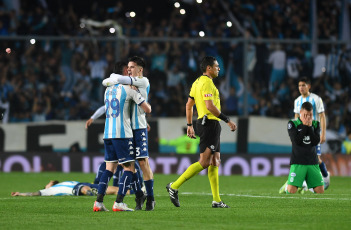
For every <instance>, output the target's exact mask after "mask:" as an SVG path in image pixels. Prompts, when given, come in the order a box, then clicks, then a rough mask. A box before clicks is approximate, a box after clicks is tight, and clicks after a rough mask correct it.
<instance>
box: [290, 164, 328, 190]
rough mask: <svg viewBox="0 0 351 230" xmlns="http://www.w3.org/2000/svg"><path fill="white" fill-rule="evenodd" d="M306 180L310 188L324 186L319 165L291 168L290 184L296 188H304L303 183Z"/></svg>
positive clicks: (292, 166) (294, 165) (294, 166)
mask: <svg viewBox="0 0 351 230" xmlns="http://www.w3.org/2000/svg"><path fill="white" fill-rule="evenodd" d="M304 180H306V183H307V186H308V188H315V187H318V186H323V185H324V182H323V177H322V173H321V170H320V169H319V165H318V164H317V165H299V164H293V165H291V166H290V173H289V178H288V184H289V185H293V186H296V187H302V183H303V181H304Z"/></svg>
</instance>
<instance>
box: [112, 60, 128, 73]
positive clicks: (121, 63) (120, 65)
mask: <svg viewBox="0 0 351 230" xmlns="http://www.w3.org/2000/svg"><path fill="white" fill-rule="evenodd" d="M127 66H128V63H127V62H125V61H118V62H116V63H115V66H114V67H113V72H114V73H115V74H120V75H123V69H124V67H127Z"/></svg>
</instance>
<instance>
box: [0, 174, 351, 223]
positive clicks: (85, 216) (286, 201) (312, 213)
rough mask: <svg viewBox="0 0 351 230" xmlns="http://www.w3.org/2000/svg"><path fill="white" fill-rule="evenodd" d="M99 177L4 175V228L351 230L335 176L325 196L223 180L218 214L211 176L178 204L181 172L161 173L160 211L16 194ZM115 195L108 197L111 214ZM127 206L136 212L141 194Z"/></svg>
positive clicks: (277, 181)
mask: <svg viewBox="0 0 351 230" xmlns="http://www.w3.org/2000/svg"><path fill="white" fill-rule="evenodd" d="M93 177H94V175H93V174H82V173H69V174H64V173H39V174H35V173H33V174H32V173H29V174H25V173H0V185H1V190H0V202H1V209H0V229H2V230H4V229H26V230H27V229H36V230H37V229H85V230H87V229H95V230H99V229H103V230H108V229H143V230H145V229H167V230H168V229H201V230H202V229H295V230H296V229H300V228H303V229H318V230H320V229H350V228H351V178H349V177H332V178H331V185H330V188H329V189H328V190H327V191H326V192H325V194H323V195H319V194H312V193H306V194H304V195H301V194H295V195H280V194H278V190H279V188H280V186H281V185H282V184H283V183H284V182H285V180H286V179H287V177H242V176H222V177H220V192H221V194H222V195H221V198H222V199H223V201H225V202H226V203H227V204H229V205H230V206H231V208H230V209H212V208H211V201H212V195H211V194H210V193H211V192H210V186H209V182H208V179H207V177H206V176H199V175H198V176H196V177H194V178H192V179H191V180H190V181H188V182H186V183H185V184H184V185H183V186H182V187H181V190H180V191H179V193H180V194H179V197H180V203H181V207H180V208H176V207H174V206H173V204H171V202H170V200H169V197H168V194H167V192H166V189H165V186H166V184H167V183H168V182H170V181H174V180H175V179H176V178H177V175H155V187H154V189H155V195H156V197H155V199H156V202H157V203H156V208H155V210H154V211H153V212H145V211H138V212H118V213H115V212H112V211H110V212H101V213H94V212H93V211H92V207H93V203H94V200H95V197H86V196H85V197H84V196H80V197H73V196H72V197H11V196H10V192H12V191H20V192H34V191H38V190H39V189H41V188H43V186H44V185H45V184H46V183H47V182H48V181H49V180H50V179H58V180H61V181H62V180H77V181H81V182H90V181H92V180H93ZM114 199H115V197H114V196H107V197H106V198H105V201H104V203H105V205H106V206H107V208H109V209H111V207H112V204H113V202H114ZM125 202H126V203H127V204H129V206H130V207H134V205H135V202H134V196H133V195H131V196H127V197H126V198H125Z"/></svg>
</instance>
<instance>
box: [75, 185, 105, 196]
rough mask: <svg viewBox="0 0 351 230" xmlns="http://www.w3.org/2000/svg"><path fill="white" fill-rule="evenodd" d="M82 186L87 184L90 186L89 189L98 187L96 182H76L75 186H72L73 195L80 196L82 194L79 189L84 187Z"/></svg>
mask: <svg viewBox="0 0 351 230" xmlns="http://www.w3.org/2000/svg"><path fill="white" fill-rule="evenodd" d="M84 186H88V187H90V188H91V189H96V190H97V189H98V188H99V185H98V184H90V183H78V184H76V186H74V188H73V191H72V193H73V196H81V195H84V194H82V193H81V191H80V190H81V189H82V188H83V187H84Z"/></svg>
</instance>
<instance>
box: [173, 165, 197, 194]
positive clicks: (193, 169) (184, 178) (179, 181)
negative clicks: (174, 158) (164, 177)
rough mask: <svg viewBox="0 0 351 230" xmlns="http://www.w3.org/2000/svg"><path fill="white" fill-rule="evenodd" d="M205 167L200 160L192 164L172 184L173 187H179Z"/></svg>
mask: <svg viewBox="0 0 351 230" xmlns="http://www.w3.org/2000/svg"><path fill="white" fill-rule="evenodd" d="M203 169H204V168H203V167H202V165H201V164H200V163H199V162H196V163H194V164H192V165H190V166H189V167H188V168H187V170H185V172H183V174H182V175H180V177H179V178H178V179H177V180H176V181H175V182H174V183H172V185H171V188H172V189H178V188H179V187H180V186H181V185H182V184H183V183H184V182H185V181H187V180H189V179H190V178H192V177H193V176H195V175H197V174H198V173H199V172H201V171H202V170H203Z"/></svg>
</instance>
